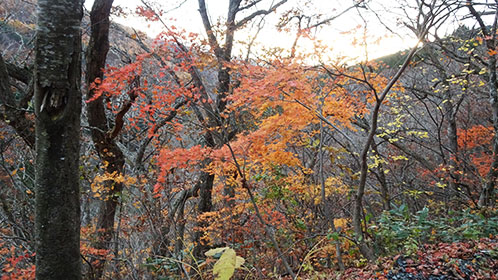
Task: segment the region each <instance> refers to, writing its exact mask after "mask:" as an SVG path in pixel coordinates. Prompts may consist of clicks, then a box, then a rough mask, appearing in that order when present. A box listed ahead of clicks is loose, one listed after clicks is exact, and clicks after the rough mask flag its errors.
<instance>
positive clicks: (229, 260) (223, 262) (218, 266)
mask: <svg viewBox="0 0 498 280" xmlns="http://www.w3.org/2000/svg"><path fill="white" fill-rule="evenodd" d="M205 255H206V256H207V257H214V258H217V257H219V259H218V261H217V262H216V263H215V264H214V267H213V275H214V276H215V279H216V280H228V279H230V278H231V277H232V276H233V274H234V272H235V269H236V268H240V267H241V266H242V265H243V264H244V262H245V260H244V258H242V257H239V256H237V255H236V253H235V250H234V249H231V248H228V247H223V248H215V249H211V250H209V251H207V252H206V253H205Z"/></svg>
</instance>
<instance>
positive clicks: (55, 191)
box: [35, 0, 83, 279]
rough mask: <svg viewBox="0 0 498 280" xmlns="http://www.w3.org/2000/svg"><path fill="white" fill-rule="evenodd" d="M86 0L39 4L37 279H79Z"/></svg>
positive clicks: (44, 0) (49, 0)
mask: <svg viewBox="0 0 498 280" xmlns="http://www.w3.org/2000/svg"><path fill="white" fill-rule="evenodd" d="M82 5H83V2H82V1H79V0H76V1H74V0H39V1H38V9H39V10H38V11H39V12H38V29H37V31H38V35H37V39H36V47H35V48H36V58H35V112H36V179H35V181H36V186H35V193H36V200H35V203H36V208H35V211H36V218H35V240H36V279H81V258H80V200H79V199H80V193H79V148H80V144H79V139H80V113H81V91H80V80H81V58H80V55H81V31H80V24H81V18H82V16H83V6H82Z"/></svg>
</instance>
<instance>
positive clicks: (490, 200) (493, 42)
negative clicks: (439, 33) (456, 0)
mask: <svg viewBox="0 0 498 280" xmlns="http://www.w3.org/2000/svg"><path fill="white" fill-rule="evenodd" d="M494 2H495V3H494V5H496V4H497V3H498V1H494ZM466 4H467V5H466V6H467V8H468V9H469V10H470V13H471V14H472V16H473V17H474V18H475V19H476V21H477V23H478V24H479V27H480V29H481V32H482V34H483V35H484V38H485V46H486V48H487V49H488V53H493V52H495V49H496V46H497V40H498V38H497V36H496V31H497V30H498V10H496V12H495V18H494V22H493V25H492V26H491V28H488V27H487V26H486V24H485V23H484V21H483V19H482V17H481V15H480V14H479V12H477V11H476V9H475V8H474V4H473V3H472V1H471V0H467V2H466ZM493 7H496V6H493ZM495 9H496V8H495ZM496 66H497V60H496V55H489V57H488V62H487V68H488V69H487V70H488V75H489V77H488V83H487V86H488V92H489V102H490V104H491V108H492V112H493V129H494V135H493V161H492V162H491V167H490V169H489V172H488V175H487V178H486V183H485V184H484V186H483V188H482V190H481V194H480V196H479V206H481V207H487V206H493V205H494V204H495V201H496V199H495V194H494V192H495V185H496V180H497V179H498V78H497V73H496Z"/></svg>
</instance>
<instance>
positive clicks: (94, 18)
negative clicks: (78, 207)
mask: <svg viewBox="0 0 498 280" xmlns="http://www.w3.org/2000/svg"><path fill="white" fill-rule="evenodd" d="M112 3H113V0H96V1H95V2H94V4H93V7H92V11H91V12H90V22H91V33H90V42H89V43H88V49H87V55H86V62H87V73H86V78H87V79H86V83H87V85H88V88H90V87H89V85H90V84H91V83H93V82H94V81H95V79H101V80H102V79H103V78H104V73H103V71H102V69H103V68H104V67H105V61H106V58H107V53H108V51H109V26H110V20H109V15H110V12H111V7H112ZM94 95H95V90H94V89H89V91H88V93H87V99H91V98H93V97H94ZM86 108H87V116H88V124H89V125H90V127H92V132H91V135H92V140H93V143H94V145H95V148H96V150H97V152H98V154H99V157H100V159H101V160H102V162H106V163H108V164H107V165H106V168H105V172H106V173H108V174H112V173H117V174H121V173H123V170H124V164H125V159H124V155H123V152H122V151H121V149H120V148H119V147H118V146H117V144H116V143H115V141H114V137H113V135H111V134H110V133H109V131H111V129H110V127H109V125H108V120H107V117H106V114H105V107H104V103H103V100H102V96H101V97H99V98H97V99H95V100H93V101H92V102H89V103H88V105H87V107H86ZM125 113H126V112H125ZM118 132H119V131H118ZM105 188H106V190H107V193H106V199H105V201H102V204H101V206H100V209H99V212H98V218H97V219H98V220H97V232H98V233H97V235H98V236H97V242H96V243H95V244H94V246H95V247H96V248H97V249H104V250H108V249H109V248H110V244H111V241H112V238H113V236H114V220H115V216H116V210H117V207H118V205H119V198H118V196H117V195H118V194H119V193H120V192H121V191H122V190H123V184H122V183H116V182H114V181H107V182H105ZM104 267H105V260H100V261H99V262H98V265H97V266H96V267H94V275H93V277H94V278H96V279H99V278H101V276H102V274H103V271H104Z"/></svg>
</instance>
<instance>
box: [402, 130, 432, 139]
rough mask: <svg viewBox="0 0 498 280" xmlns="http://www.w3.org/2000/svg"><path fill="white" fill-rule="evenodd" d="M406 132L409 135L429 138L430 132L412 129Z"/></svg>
mask: <svg viewBox="0 0 498 280" xmlns="http://www.w3.org/2000/svg"><path fill="white" fill-rule="evenodd" d="M406 134H407V135H408V136H410V135H413V136H415V137H418V138H429V133H428V132H427V131H416V130H412V131H408V132H407V133H406Z"/></svg>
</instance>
